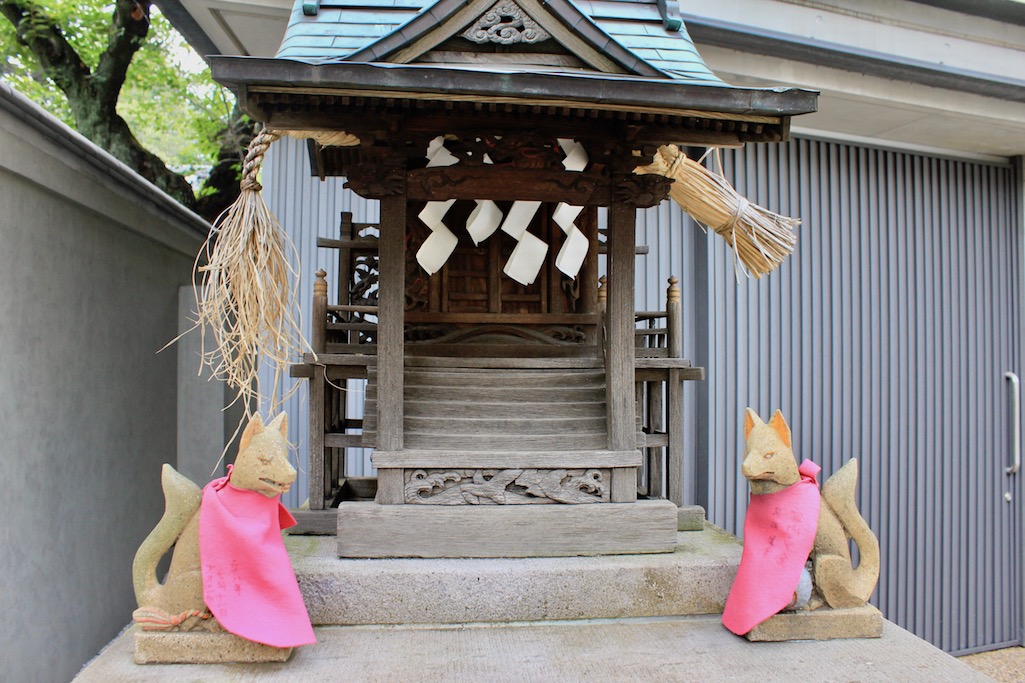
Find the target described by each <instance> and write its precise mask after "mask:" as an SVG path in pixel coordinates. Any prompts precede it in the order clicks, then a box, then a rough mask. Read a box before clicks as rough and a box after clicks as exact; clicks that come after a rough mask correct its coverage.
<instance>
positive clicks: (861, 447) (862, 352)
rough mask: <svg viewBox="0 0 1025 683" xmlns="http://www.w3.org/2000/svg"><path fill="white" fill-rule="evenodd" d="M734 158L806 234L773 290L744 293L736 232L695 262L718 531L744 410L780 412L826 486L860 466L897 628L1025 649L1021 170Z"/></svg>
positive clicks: (964, 643) (910, 161)
mask: <svg viewBox="0 0 1025 683" xmlns="http://www.w3.org/2000/svg"><path fill="white" fill-rule="evenodd" d="M724 163H725V168H726V172H727V175H728V176H729V177H730V178H731V179H732V180H733V182H734V183H735V185H736V187H737V189H738V190H739V191H740V192H741V193H742V194H744V195H745V196H747V197H748V198H749V199H751V201H754V202H758V203H760V204H763V205H765V206H768V207H771V208H773V209H776V210H778V211H780V212H782V213H789V214H793V215H798V216H801V217H802V218H803V220H804V223H803V225H802V227H801V229H800V242H799V245H798V248H797V250H796V251H795V253H794V255H793V256H792V258H791V259H790V260H789V261H788V262H787V263H786V264H785V265H784V266H782V267H781V268H780V270H779V271H778V272H777V273H775V274H773V275H771V276H770V277H768V278H765V279H763V280H762V281H754V280H745V281H743V282H741V283H740V285H739V286H738V285H736V284H734V266H733V260H732V255H731V254H728V253H727V250H726V249H725V245H724V243H723V241H722V240H720V239H718V238H715V237H712V238H709V239H708V240H707V241H706V242H705V244H704V245H703V247H704V248H703V253H697V254H696V255H695V256H696V259H697V260H699V261H704V262H705V263H707V277H705V275H706V274H703V273H698V272H697V271H698V269H695V270H694V271H693V272H692V273H691V275H692V277H694V278H695V279H693V280H691V284H692V288H693V291H694V292H695V295H696V297H697V301H696V303H697V304H698V305H697V308H698V309H702V308H703V309H704V310H706V311H707V316H708V317H707V318H700V317H699V318H698V320H697V321H696V323H695V324H696V325H697V326H698V327H699V328H700V327H704V328H705V329H704V330H699V331H698V334H699V336H704V337H705V341H704V342H703V344H704V348H700V347H701V343H699V344H698V345H697V346H698V348H697V353H698V356H697V360H698V362H700V363H702V364H704V365H705V366H706V367H707V368H708V371H709V373H708V381H707V383H706V384H705V385H704V386H702V387H701V388H700V389H699V390H698V396H697V400H698V402H699V403H700V404H704V405H706V406H707V413H705V414H704V415H700V416H699V419H700V422H699V425H698V431H699V434H698V453H701V454H707V457H708V460H709V466H710V470H709V484H708V487H707V491H701V492H700V493H699V498H700V496H701V494H702V493H704V494H705V495H706V496H707V497H705V498H703V500H702V502H705V503H706V504H707V505H708V509H709V517H710V519H711V520H712V521H714V522H716V523H718V524H721V525H723V526H725V527H726V528H728V529H730V530H731V531H734V532H736V533H740V532H741V531H742V526H743V518H744V513H745V510H746V504H747V495H748V488H747V485H746V482H745V481H744V480H743V478H742V477H741V476H740V474H739V461H740V458H741V457H742V453H743V448H744V444H743V433H742V424H743V418H742V415H743V410H744V408H745V407H746V406H752V407H754V408H755V409H756V410H757V411H759V413H760V414H762V415H763V416H764V417H765V418H768V416H769V414H770V413H771V411H772V410H775V409H776V408H781V409H782V410H783V412H784V414H785V415H786V417H787V418H788V420H789V421H790V424H791V427H792V428H793V430H794V440H795V452H796V453H797V455H798V457H799V458H800V457H807V458H811V459H812V460H814V461H816V462H817V463H818V464H820V465H821V466H822V468H823V473H822V475H823V477H827V476H829V474H831V473H832V472H834V471H835V470H836V469H838V468H839V467H840V465H841V464H842V463H843V462H845V461H846V460H848V459H849V458H852V457H856V458H858V459H859V461H860V465H861V486H860V489H859V492H858V495H859V501H860V507H861V510H862V513H863V514H864V516H865V517H866V519H867V520H868V522H869V524H870V525H871V526H872V528H873V529H874V530H875V531H876V533H877V534H878V536H879V538H880V541H881V546H882V557H883V572H882V577H881V581H880V585H879V588H878V590H877V595H876V598H875V600H876V602H877V604H878V606H879V607H880V608H881V609H882V610H883V612H884V614H885V615H886V616H887V617H888V618H890V619H892V620H894V621H896V622H897V623H899V624H901V625H902V626H904V627H905V628H908V629H909V630H911V631H913V632H914V633H916V634H917V635H919V636H921V637H923V638H925V639H926V640H929V641H930V642H933V643H935V644H936V645H938V646H940V647H941V648H943V649H944V650H947V651H950V652H966V651H970V650H974V649H981V648H986V647H992V646H996V645H1001V644H1007V643H1017V642H1019V641H1020V639H1021V599H1022V597H1021V585H1020V584H1021V553H1022V545H1021V530H1020V526H1019V525H1020V516H1021V515H1020V512H1019V511H1020V508H1021V504H1022V487H1021V485H1020V483H1019V481H1017V480H1016V479H1015V478H1013V477H1008V476H1007V475H1005V473H1004V468H1005V466H1006V465H1007V460H1008V457H1009V453H1010V442H1009V436H1008V434H1009V413H1008V398H1007V382H1006V381H1005V379H1004V372H1005V371H1007V370H1012V371H1015V372H1020V369H1021V336H1020V331H1021V297H1020V291H1021V289H1020V287H1021V283H1020V276H1021V244H1020V232H1021V228H1022V218H1021V208H1020V205H1019V199H1018V188H1017V186H1016V183H1017V182H1018V181H1017V179H1016V177H1015V176H1016V174H1015V172H1014V170H1013V169H1012V168H1011V167H1010V166H992V165H986V164H981V163H970V162H965V161H955V160H949V159H939V158H930V157H925V156H920V155H916V154H908V153H898V152H892V151H884V150H878V149H869V148H862V147H855V146H850V145H844V144H834V143H828V142H820V141H813V140H797V141H794V142H792V143H790V144H787V145H779V146H774V145H759V146H748V147H746V148H745V149H743V150H738V151H731V152H727V153H725V155H724ZM1005 493H1011V495H1012V496H1013V502H1010V503H1009V502H1006V501H1005V499H1004V494H1005Z"/></svg>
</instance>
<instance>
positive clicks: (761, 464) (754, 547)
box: [723, 408, 879, 635]
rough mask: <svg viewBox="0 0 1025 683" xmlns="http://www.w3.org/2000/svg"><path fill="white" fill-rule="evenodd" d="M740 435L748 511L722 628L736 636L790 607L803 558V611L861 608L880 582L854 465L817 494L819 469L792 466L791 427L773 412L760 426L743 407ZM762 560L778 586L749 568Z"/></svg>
mask: <svg viewBox="0 0 1025 683" xmlns="http://www.w3.org/2000/svg"><path fill="white" fill-rule="evenodd" d="M744 433H745V437H746V440H747V449H746V452H745V457H744V464H743V466H742V468H741V471H742V473H743V474H744V476H745V477H746V478H747V479H748V481H749V483H750V486H751V505H750V506H749V508H748V519H747V520H745V527H744V528H745V532H744V536H745V539H744V554H743V557H742V558H741V568H740V570H738V573H737V579H736V581H735V582H734V587H733V589H732V590H731V592H730V598H729V599H728V600H727V609H726V610H725V611H724V614H723V623H724V624H726V626H727V628H730V630H732V631H734V632H735V633H738V634H740V635H742V634H744V633H746V632H748V631H750V629H751V628H753V627H754V626H755V625H757V624H758V623H760V622H761V621H764V620H765V619H768V618H769V617H771V616H772V615H773V614H775V613H777V612H779V611H781V610H783V609H786V608H788V607H791V606H793V604H794V602H795V594H794V593H795V591H796V588H797V586H798V583H799V582H800V574H801V573H802V571H803V569H804V565H805V561H806V560H807V559H810V560H811V563H812V564H811V566H812V570H811V582H812V587H813V593H812V596H811V599H810V601H808V603H807V607H806V608H807V609H816V608H818V607H822V606H823V605H828V606H829V607H831V608H848V607H861V606H863V605H864V604H865V603H866V602H867V600H868V598H869V596H870V595H871V594H872V591H873V590H874V589H875V585H876V582H877V581H878V580H879V541H878V540H877V539H876V537H875V535H874V534H873V533H872V530H871V529H870V528H869V526H868V523H867V522H866V521H865V519H864V518H863V517H862V516H861V513H860V512H858V509H857V506H856V503H855V499H854V489H855V486H856V485H857V480H858V463H857V460H853V459H852V460H849V461H848V462H847V463H846V464H845V465H844V466H843V467H841V468H840V469H839V470H838V471H837V472H836V473H834V474H833V476H831V477H830V478H829V480H828V481H826V482H825V484H824V485H823V486H822V492H821V496H820V494H819V491H818V485H817V483H816V482H815V476H816V475H817V474H818V471H819V467H818V466H817V465H814V464H813V463H811V462H810V461H807V460H806V461H805V462H804V463H802V464H801V465H800V466H798V464H797V460H796V458H795V457H794V452H793V449H792V445H791V444H792V441H791V434H790V427H789V426H788V425H787V423H786V420H785V419H784V418H783V414H782V413H781V412H780V411H778V410H777V411H776V412H775V414H774V415H773V416H772V419H770V420H769V422H768V423H765V422H763V421H762V420H761V418H760V417H759V416H758V414H757V413H755V412H754V411H753V410H751V409H750V408H748V409H747V414H746V417H745V425H744ZM781 508H786V509H785V510H782V511H781ZM770 509H771V512H770V511H769V510H770ZM759 516H761V517H762V518H761V519H758V517H759ZM850 539H853V541H854V542H855V543H856V544H857V546H858V551H859V552H860V554H861V561H860V562H859V564H858V566H857V568H855V567H854V566H853V563H852V560H851V553H850V546H849V540H850ZM770 548H771V550H770ZM784 548H785V550H784ZM768 555H773V559H772V565H773V568H772V569H771V570H769V572H768V573H771V574H772V576H773V578H774V579H775V578H776V577H778V578H779V580H780V581H781V582H782V584H784V585H780V586H770V585H769V584H770V583H771V581H767V580H766V579H767V571H766V570H765V568H759V567H757V566H754V565H757V564H758V563H759V562H764V561H765V560H764V559H762V560H759V559H757V556H763V557H764V556H768ZM745 560H748V562H747V564H748V565H749V566H747V567H745V566H744V565H745ZM784 567H786V568H785V569H784ZM773 593H775V595H773ZM731 603H732V604H731Z"/></svg>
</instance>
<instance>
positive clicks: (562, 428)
mask: <svg viewBox="0 0 1025 683" xmlns="http://www.w3.org/2000/svg"><path fill="white" fill-rule="evenodd" d="M533 407H534V408H539V406H533ZM540 407H548V408H551V406H550V405H549V406H540ZM486 408H489V409H490V408H491V406H490V405H488V406H486ZM490 412H491V411H490V410H484V411H480V412H475V413H473V414H471V415H465V416H461V417H434V416H431V417H410V416H409V415H407V416H406V417H405V419H404V420H403V424H404V425H405V427H406V431H407V432H434V433H438V434H450V435H466V436H468V437H476V436H485V435H494V436H536V435H553V436H554V435H561V434H599V435H604V434H605V433H606V431H605V416H604V415H601V416H600V417H577V416H568V415H566V414H564V413H550V415H549V417H522V416H520V415H519V414H516V413H513V414H512V415H502V414H499V413H497V412H496V413H495V414H490Z"/></svg>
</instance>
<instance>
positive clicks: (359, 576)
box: [285, 525, 741, 626]
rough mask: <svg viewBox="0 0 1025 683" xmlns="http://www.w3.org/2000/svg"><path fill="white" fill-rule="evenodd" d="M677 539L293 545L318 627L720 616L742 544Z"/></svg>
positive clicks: (691, 536) (295, 540) (321, 539)
mask: <svg viewBox="0 0 1025 683" xmlns="http://www.w3.org/2000/svg"><path fill="white" fill-rule="evenodd" d="M452 533H458V528H454V529H453V530H452ZM676 538H677V546H676V550H675V551H674V552H672V553H658V554H645V555H609V556H604V557H536V558H534V557H531V558H461V559H444V558H439V559H419V558H394V559H376V560H365V559H346V558H339V557H338V556H337V546H336V541H335V539H334V538H333V537H327V536H291V535H289V536H286V539H285V545H286V547H287V548H288V552H289V555H290V556H291V558H292V564H293V566H294V568H295V573H296V576H297V577H298V579H299V587H300V589H301V590H302V594H303V599H304V601H305V603H306V607H307V609H308V610H309V613H310V619H311V620H312V621H313V623H314V625H317V626H322V625H339V626H345V625H367V626H369V625H374V624H431V623H433V624H440V623H444V624H460V623H466V622H488V623H495V622H526V621H547V620H578V619H616V618H640V617H671V616H678V615H685V614H721V613H722V609H723V605H724V604H725V602H726V596H727V595H728V594H729V591H730V586H731V585H732V584H733V578H734V577H735V576H736V573H737V565H738V563H739V562H740V554H741V545H740V542H739V541H738V540H737V539H736V538H735V537H734V536H732V535H730V534H727V533H726V532H724V531H722V530H721V529H717V528H715V527H712V526H711V525H709V526H707V527H706V529H705V530H704V531H689V532H683V533H678V534H676Z"/></svg>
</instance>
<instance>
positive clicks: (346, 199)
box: [261, 139, 379, 507]
mask: <svg viewBox="0 0 1025 683" xmlns="http://www.w3.org/2000/svg"><path fill="white" fill-rule="evenodd" d="M343 183H344V180H342V179H338V178H328V179H327V180H325V181H320V180H319V179H317V178H315V177H311V176H310V162H309V157H308V156H307V153H306V145H305V143H302V142H299V141H297V140H292V139H281V140H279V141H278V142H276V143H274V144H273V145H272V146H271V148H270V151H269V152H268V155H267V159H266V163H265V164H264V173H263V186H264V189H263V196H264V199H265V200H266V202H267V206H268V207H269V208H270V210H271V211H272V212H273V213H274V215H275V216H277V218H278V220H279V221H280V222H281V225H282V227H283V228H284V230H285V232H286V233H287V234H288V235H289V237H291V238H292V241H293V242H294V243H295V246H296V249H297V250H298V252H299V259H300V263H301V264H302V272H301V276H300V280H299V292H298V297H299V304H300V307H301V313H302V329H303V335H305V336H306V338H307V339H309V336H310V330H311V328H310V319H311V307H312V304H313V280H314V273H316V272H317V269H318V268H323V269H324V270H325V271H327V281H328V283H334V282H335V272H336V266H337V263H338V258H337V254H338V252H337V251H335V250H333V249H320V248H318V247H317V237H333V238H337V236H338V222H339V218H340V216H341V213H342V212H343V211H351V212H352V214H353V220H354V221H356V222H357V223H359V222H367V223H371V222H376V221H377V220H378V218H379V210H378V207H379V204H378V202H377V201H372V200H366V199H363V198H362V197H360V196H358V195H356V194H355V193H353V192H349V191H348V190H344V189H343V188H342V185H343ZM328 292H329V293H328V297H329V298H330V300H331V302H332V303H334V297H335V289H334V286H333V284H330V285H329V287H328ZM272 382H273V373H272V372H271V371H270V369H269V368H265V369H264V371H263V372H261V383H263V386H264V393H265V395H270V386H271V383H272ZM297 384H298V390H297V391H295V392H294V393H293V394H292V395H291V396H290V397H289V398H288V400H287V401H286V402H285V404H284V410H285V411H286V412H287V413H288V417H289V430H288V431H289V439H290V440H291V441H292V443H293V444H294V446H295V456H296V459H297V461H298V464H299V467H298V470H299V478H298V479H297V481H296V483H295V485H294V486H292V490H291V491H289V492H288V494H286V495H285V496H284V498H283V502H284V503H285V505H288V506H290V507H299V506H300V505H301V504H302V503H303V501H305V500H306V497H307V495H308V490H307V489H308V481H309V479H308V476H309V475H308V473H307V460H308V454H309V452H308V448H309V438H308V433H309V429H308V428H309V425H308V418H307V416H308V414H309V413H308V412H307V407H306V406H307V402H308V392H307V388H306V383H305V381H304V380H293V379H291V378H289V377H285V378H284V379H283V382H282V386H281V387H279V389H278V394H279V395H280V394H282V393H284V392H286V391H288V390H289V389H291V388H292V387H294V386H296V385H297ZM364 385H365V382H363V381H350V382H349V388H350V389H351V391H352V392H353V393H354V394H358V395H361V394H362V391H363V386H364ZM349 409H350V410H351V411H353V412H352V413H351V414H350V417H362V409H363V404H362V401H357V400H350V406H349ZM264 411H265V412H266V407H265V408H264ZM369 453H370V452H369V451H367V452H365V453H364V454H363V456H362V457H360V456H359V455H357V456H356V457H353V458H350V461H349V462H348V463H347V466H346V475H348V476H367V475H369V474H370V473H371V466H370V455H369Z"/></svg>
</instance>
